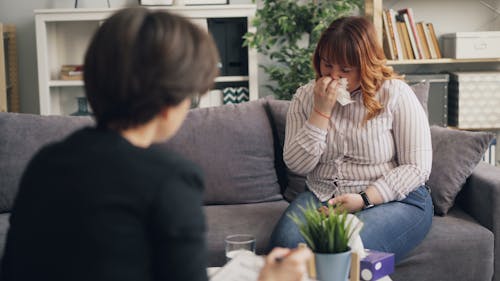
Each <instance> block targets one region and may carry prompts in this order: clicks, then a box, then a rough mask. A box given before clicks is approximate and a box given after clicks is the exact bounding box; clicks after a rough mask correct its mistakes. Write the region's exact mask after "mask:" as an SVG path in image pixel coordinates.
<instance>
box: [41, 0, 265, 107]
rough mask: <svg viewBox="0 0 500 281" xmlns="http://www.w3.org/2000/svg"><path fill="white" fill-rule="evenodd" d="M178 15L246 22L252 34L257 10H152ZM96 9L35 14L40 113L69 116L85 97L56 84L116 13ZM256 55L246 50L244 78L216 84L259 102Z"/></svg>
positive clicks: (79, 86) (73, 86) (73, 85)
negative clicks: (243, 86) (237, 87)
mask: <svg viewBox="0 0 500 281" xmlns="http://www.w3.org/2000/svg"><path fill="white" fill-rule="evenodd" d="M147 8H148V9H154V10H168V11H171V12H172V13H175V14H181V15H183V16H185V17H187V18H189V19H191V20H192V21H193V22H194V23H197V24H200V23H203V24H202V25H206V19H208V18H246V19H247V30H248V31H255V28H254V27H253V26H252V24H251V22H252V20H253V17H254V15H255V12H256V10H257V6H256V5H254V4H242V5H238V4H231V5H195V6H154V7H147ZM118 10H119V9H117V8H98V9H95V8H94V9H87V8H79V9H38V10H35V11H34V14H35V27H36V43H37V62H38V83H39V91H40V94H39V100H40V113H41V114H42V115H48V114H63V115H65V114H70V113H71V112H73V111H74V110H75V109H74V107H75V104H76V103H75V100H76V98H77V97H78V96H81V95H83V94H84V89H83V85H84V83H83V81H73V80H71V81H68V80H59V73H60V68H61V66H62V65H66V64H82V63H83V59H84V54H85V51H86V47H87V44H88V42H89V41H90V39H91V38H92V36H93V34H94V32H95V30H97V29H98V28H99V25H100V24H101V23H102V21H104V20H105V19H106V18H108V17H109V16H110V15H112V14H113V13H114V12H116V11H118ZM257 61H258V60H257V51H256V50H255V49H248V75H247V76H219V77H217V78H216V79H215V82H216V83H231V82H234V83H238V82H246V83H248V88H249V92H250V100H256V99H258V81H257V79H258V63H257Z"/></svg>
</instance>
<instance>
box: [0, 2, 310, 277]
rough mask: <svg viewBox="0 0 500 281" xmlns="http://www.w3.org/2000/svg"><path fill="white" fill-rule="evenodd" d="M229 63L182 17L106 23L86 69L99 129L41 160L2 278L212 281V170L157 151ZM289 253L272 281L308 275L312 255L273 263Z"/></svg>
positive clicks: (23, 199)
mask: <svg viewBox="0 0 500 281" xmlns="http://www.w3.org/2000/svg"><path fill="white" fill-rule="evenodd" d="M217 62H218V55H217V50H216V47H215V45H214V42H213V40H212V38H211V37H210V36H208V33H207V32H205V31H202V30H201V29H199V28H198V27H196V26H195V25H193V24H192V23H190V22H189V21H188V20H186V19H184V18H182V17H180V16H175V15H172V14H169V13H167V12H163V11H153V10H147V9H145V8H131V9H125V10H121V11H119V12H117V13H116V14H114V15H113V16H111V17H110V18H109V19H108V20H106V21H105V22H104V24H103V25H102V26H101V27H100V28H99V30H98V31H97V33H96V34H95V35H94V37H93V39H92V41H91V43H90V46H89V47H88V50H87V53H86V56H85V67H84V69H85V71H84V79H85V93H86V96H87V98H88V100H89V102H90V105H91V107H92V109H93V112H94V117H95V120H96V123H97V126H96V127H88V128H84V129H81V130H78V131H76V132H75V133H73V134H72V135H70V136H69V137H67V138H66V139H65V140H63V141H61V142H58V143H54V144H51V145H48V146H46V147H44V148H43V149H41V151H39V152H38V153H37V154H36V155H35V157H34V158H33V159H32V160H31V162H30V163H29V165H28V167H27V169H26V171H25V172H24V174H23V177H22V180H21V183H20V188H19V193H18V195H17V198H16V200H15V204H14V208H13V211H12V215H11V217H10V229H9V233H8V237H7V244H6V247H5V254H4V257H3V260H2V272H1V275H2V276H1V277H2V278H1V279H2V280H4V281H8V280H52V281H56V280H65V281H67V280H94V281H97V280H121V281H123V280H134V281H137V280H189V281H195V280H207V274H206V264H207V262H206V259H207V253H206V245H205V221H204V215H203V211H202V208H201V205H202V191H203V179H202V175H201V171H200V169H199V168H198V167H197V166H196V165H195V164H193V163H191V162H189V161H187V160H185V159H183V158H182V157H180V156H179V155H177V154H175V153H174V152H171V151H164V150H157V149H153V148H151V147H150V145H151V144H153V143H157V142H161V141H165V140H167V139H169V138H171V137H172V136H173V135H174V134H175V133H176V132H177V130H178V129H179V127H180V126H181V124H182V122H183V121H184V118H185V116H186V114H187V112H188V110H189V108H190V103H191V99H192V97H194V96H196V95H199V94H202V93H205V92H206V91H207V90H208V89H209V88H210V87H211V86H212V84H213V81H214V78H215V77H216V75H217V73H218V71H217ZM284 255H290V258H285V259H284V260H283V261H282V262H281V263H275V262H272V261H271V262H268V263H267V264H266V266H265V267H264V269H263V271H262V274H261V280H262V281H265V280H273V279H272V278H275V277H277V278H281V277H283V278H289V277H290V276H292V277H295V278H296V279H297V280H298V278H300V277H301V276H302V274H303V273H304V271H305V265H303V264H302V263H303V261H304V260H305V259H306V258H307V257H308V256H309V255H310V252H308V251H304V250H295V251H292V250H288V249H277V250H274V251H273V252H272V253H271V254H270V257H274V258H279V257H283V256H284ZM276 280H277V279H276Z"/></svg>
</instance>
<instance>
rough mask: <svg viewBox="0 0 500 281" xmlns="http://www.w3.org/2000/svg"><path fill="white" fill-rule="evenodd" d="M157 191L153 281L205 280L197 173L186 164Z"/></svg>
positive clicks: (203, 231)
mask: <svg viewBox="0 0 500 281" xmlns="http://www.w3.org/2000/svg"><path fill="white" fill-rule="evenodd" d="M174 170H175V171H172V170H171V173H170V171H169V174H171V175H172V176H170V177H169V178H168V180H167V181H166V182H165V184H164V185H163V186H162V187H161V188H159V191H158V196H157V198H155V204H154V207H153V210H152V221H151V222H152V224H151V225H152V226H153V231H152V235H153V239H152V241H153V245H152V252H153V260H154V261H153V267H154V269H153V272H154V276H155V278H154V279H155V280H179V281H182V280H186V281H198V280H200V281H205V280H207V274H206V266H207V252H206V245H205V217H204V214H203V210H202V207H201V206H202V203H203V195H202V194H203V193H202V191H203V181H202V176H201V172H200V171H199V170H198V169H197V168H196V167H195V166H194V165H189V164H188V163H185V162H184V163H182V164H181V163H177V165H176V168H175V169H174Z"/></svg>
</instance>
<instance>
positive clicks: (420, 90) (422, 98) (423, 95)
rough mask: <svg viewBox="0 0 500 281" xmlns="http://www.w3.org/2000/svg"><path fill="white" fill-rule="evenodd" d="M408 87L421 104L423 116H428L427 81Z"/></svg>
mask: <svg viewBox="0 0 500 281" xmlns="http://www.w3.org/2000/svg"><path fill="white" fill-rule="evenodd" d="M410 87H411V88H412V90H413V92H415V95H416V96H417V99H418V101H419V102H420V104H422V107H423V108H424V111H425V114H426V115H427V116H429V110H428V107H427V102H428V101H429V87H430V82H429V80H425V81H423V82H418V83H414V84H411V85H410Z"/></svg>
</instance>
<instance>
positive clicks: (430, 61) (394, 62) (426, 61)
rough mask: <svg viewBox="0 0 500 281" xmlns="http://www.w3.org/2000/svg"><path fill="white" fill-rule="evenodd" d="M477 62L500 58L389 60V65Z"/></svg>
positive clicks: (497, 60) (498, 59)
mask: <svg viewBox="0 0 500 281" xmlns="http://www.w3.org/2000/svg"><path fill="white" fill-rule="evenodd" d="M475 62H481V63H482V62H500V58H485V59H449V58H443V59H424V60H388V61H387V64H388V65H417V64H444V63H449V64H451V63H475Z"/></svg>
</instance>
